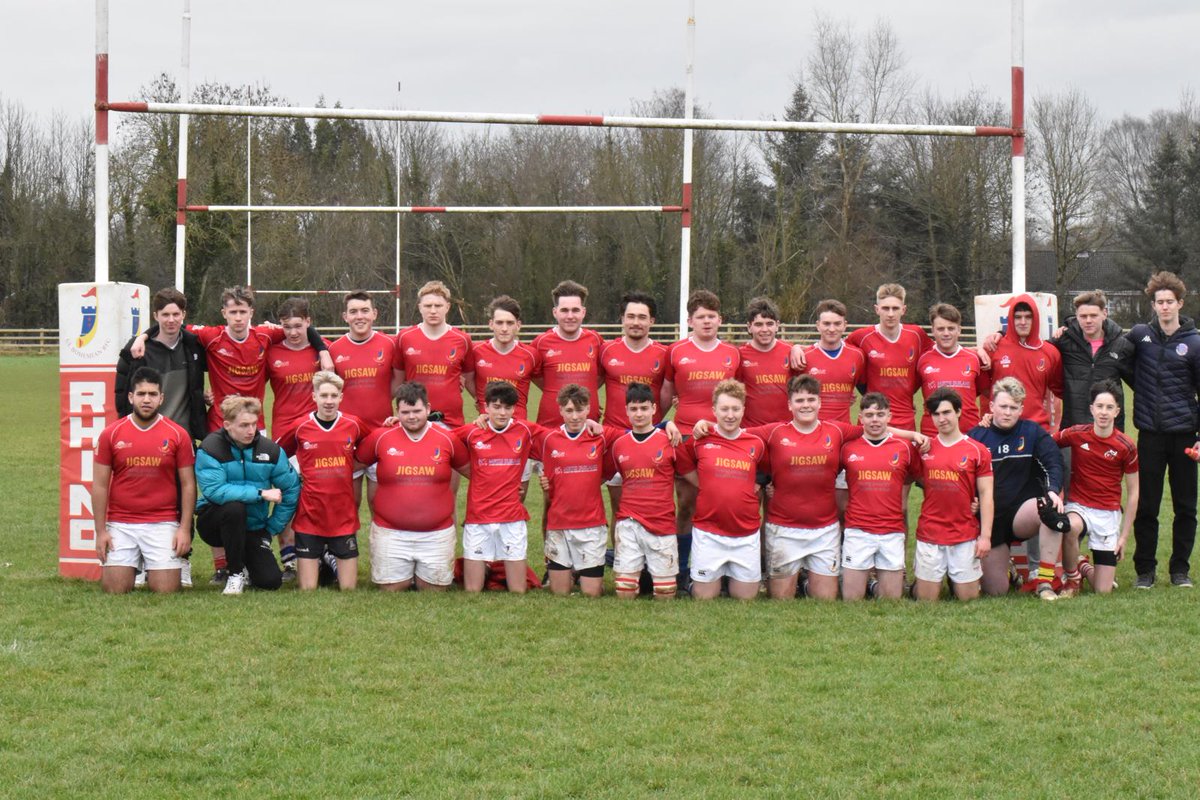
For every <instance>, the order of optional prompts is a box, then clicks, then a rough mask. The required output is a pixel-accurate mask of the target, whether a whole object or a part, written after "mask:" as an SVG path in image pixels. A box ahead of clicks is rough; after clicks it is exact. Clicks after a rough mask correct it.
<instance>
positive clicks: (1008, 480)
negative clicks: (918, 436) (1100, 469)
mask: <svg viewBox="0 0 1200 800" xmlns="http://www.w3.org/2000/svg"><path fill="white" fill-rule="evenodd" d="M1024 403H1025V387H1024V386H1022V385H1021V382H1020V381H1019V380H1017V379H1016V378H1013V377H1011V376H1010V377H1007V378H1001V379H1000V380H998V381H996V382H995V383H994V384H992V399H991V405H990V406H989V408H990V411H991V425H990V426H988V427H981V426H976V427H974V428H972V429H971V430H970V431H969V432H968V434H967V435H968V436H970V437H971V438H972V439H974V440H976V441H977V442H980V443H981V444H983V445H984V446H986V447H987V448H988V452H989V453H991V456H992V473H993V484H994V489H995V491H994V495H995V503H994V506H995V514H994V515H993V519H992V548H991V550H989V551H988V553H987V555H986V556H984V557H983V559H982V563H981V566H982V568H983V593H984V594H987V595H992V596H998V595H1002V594H1006V593H1007V592H1008V589H1009V572H1008V567H1009V561H1010V559H1011V556H1012V552H1011V551H1012V545H1014V544H1017V543H1019V542H1022V541H1025V540H1026V539H1031V538H1033V537H1034V536H1037V537H1038V544H1039V546H1040V548H1041V549H1040V552H1042V553H1046V554H1047V555H1048V556H1049V558H1050V564H1049V570H1050V577H1051V578H1053V576H1054V563H1053V562H1054V554H1056V553H1057V552H1058V548H1059V538H1060V537H1061V534H1055V532H1054V531H1052V530H1050V529H1049V528H1047V527H1046V525H1045V524H1043V522H1042V520H1041V516H1040V514H1039V510H1038V498H1039V497H1043V496H1045V497H1047V498H1048V499H1049V500H1050V502H1051V503H1052V504H1053V505H1054V509H1055V512H1056V513H1061V512H1062V510H1063V501H1062V486H1063V463H1062V456H1061V455H1060V454H1059V449H1058V446H1057V445H1056V444H1055V443H1054V439H1053V438H1051V436H1050V434H1048V433H1046V431H1045V430H1044V429H1043V428H1042V427H1041V426H1040V425H1038V424H1037V423H1036V422H1034V421H1033V420H1029V419H1024V418H1022V413H1023V409H1024ZM1063 563H1064V564H1065V563H1066V562H1063ZM1036 589H1037V592H1038V596H1039V597H1041V598H1042V599H1044V600H1053V599H1055V597H1054V590H1053V587H1052V586H1051V585H1050V582H1049V581H1045V582H1038V584H1037V587H1036Z"/></svg>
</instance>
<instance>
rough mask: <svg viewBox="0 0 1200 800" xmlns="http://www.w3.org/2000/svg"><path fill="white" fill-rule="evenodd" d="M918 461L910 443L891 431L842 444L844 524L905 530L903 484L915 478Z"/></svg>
mask: <svg viewBox="0 0 1200 800" xmlns="http://www.w3.org/2000/svg"><path fill="white" fill-rule="evenodd" d="M919 460H920V456H919V455H918V454H917V451H916V449H915V448H914V447H913V446H912V445H911V444H910V443H908V442H906V441H904V440H903V439H898V438H896V437H895V436H892V435H891V434H888V435H887V436H885V437H884V438H883V439H881V440H880V441H877V442H872V441H870V440H869V439H867V438H865V437H864V438H859V439H854V440H852V441H848V442H846V443H845V444H844V445H842V465H843V467H844V468H845V470H846V486H847V487H848V488H849V492H850V502H849V503H848V504H847V505H846V517H845V522H846V527H847V528H857V529H859V530H861V531H865V532H866V533H878V534H884V533H908V524H907V522H906V521H905V510H906V507H905V504H904V484H906V483H908V482H909V481H910V480H913V479H915V478H917V477H918V474H919V472H920V467H919V465H918V463H917V462H918V461H919Z"/></svg>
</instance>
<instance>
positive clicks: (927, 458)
mask: <svg viewBox="0 0 1200 800" xmlns="http://www.w3.org/2000/svg"><path fill="white" fill-rule="evenodd" d="M920 465H921V486H922V488H923V489H924V490H925V498H924V500H922V502H921V516H920V518H919V519H918V520H917V539H918V541H922V542H927V543H929V544H937V545H950V544H961V543H963V542H969V541H971V540H972V539H978V538H979V518H978V517H976V516H975V515H974V514H972V513H971V501H973V500H974V499H975V497H976V487H975V480H976V479H977V478H983V477H987V476H990V475H991V474H992V454H991V453H990V452H989V451H988V449H987V447H985V446H984V445H982V444H980V443H979V442H977V441H975V440H974V439H972V438H970V437H968V436H964V437H963V438H961V439H959V440H958V441H957V442H955V443H954V444H952V445H949V446H946V445H944V444H942V442H941V440H940V439H938V438H937V437H936V436H935V437H934V438H933V440H932V441H931V442H930V446H929V452H928V453H922V454H921V457H920Z"/></svg>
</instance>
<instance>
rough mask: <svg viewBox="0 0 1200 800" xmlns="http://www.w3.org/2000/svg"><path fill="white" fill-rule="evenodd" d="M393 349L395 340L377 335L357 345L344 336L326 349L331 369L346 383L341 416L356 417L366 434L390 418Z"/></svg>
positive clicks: (372, 334)
mask: <svg viewBox="0 0 1200 800" xmlns="http://www.w3.org/2000/svg"><path fill="white" fill-rule="evenodd" d="M395 349H396V340H395V339H393V338H392V337H391V336H388V335H386V334H383V333H380V332H379V331H371V335H370V336H368V337H367V338H366V339H365V340H364V341H361V342H356V341H354V340H353V339H351V338H350V334H346V335H345V336H343V337H342V338H340V339H338V340H337V341H336V342H334V343H333V344H331V345H329V356H330V357H331V358H332V359H333V368H334V369H335V370H336V371H337V374H338V375H341V376H342V380H344V381H345V382H346V386H345V388H344V389H342V406H341V408H342V413H344V414H349V415H351V416H353V417H358V419H359V421H360V422H362V424H363V425H365V426H366V428H367V429H368V430H374V429H375V428H378V427H379V426H380V425H382V424H383V421H384V420H385V419H387V418H388V417H390V416H391V415H392V362H393V361H394V360H395V356H394V353H395Z"/></svg>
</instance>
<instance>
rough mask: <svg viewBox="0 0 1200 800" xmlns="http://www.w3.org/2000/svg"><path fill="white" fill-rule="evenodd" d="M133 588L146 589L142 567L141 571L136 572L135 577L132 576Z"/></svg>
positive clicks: (143, 568) (144, 571) (144, 573)
mask: <svg viewBox="0 0 1200 800" xmlns="http://www.w3.org/2000/svg"><path fill="white" fill-rule="evenodd" d="M133 588H135V589H145V588H146V568H145V567H142V568H141V570H139V571H138V574H137V575H136V576H134V579H133Z"/></svg>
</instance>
